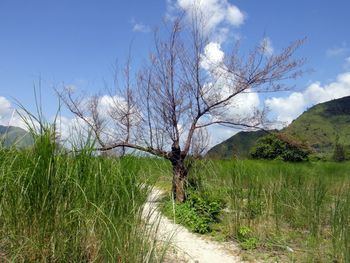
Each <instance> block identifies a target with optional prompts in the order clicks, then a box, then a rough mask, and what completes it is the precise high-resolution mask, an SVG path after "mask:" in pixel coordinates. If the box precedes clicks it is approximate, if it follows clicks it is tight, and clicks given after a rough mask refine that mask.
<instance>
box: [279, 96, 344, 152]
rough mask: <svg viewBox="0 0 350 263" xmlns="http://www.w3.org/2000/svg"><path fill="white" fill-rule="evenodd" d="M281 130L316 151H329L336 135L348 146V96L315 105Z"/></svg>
mask: <svg viewBox="0 0 350 263" xmlns="http://www.w3.org/2000/svg"><path fill="white" fill-rule="evenodd" d="M282 132H283V133H285V134H287V135H290V136H292V137H294V138H296V139H298V140H299V141H302V142H305V143H307V144H308V145H310V146H311V147H312V148H313V149H314V150H315V151H316V152H317V153H329V152H331V151H332V150H333V148H334V144H335V142H336V139H337V137H338V138H339V143H340V144H343V145H344V146H345V147H346V148H349V147H350V96H348V97H344V98H341V99H336V100H331V101H328V102H324V103H320V104H317V105H315V106H314V107H312V108H310V109H309V110H307V111H306V112H304V113H303V114H302V115H300V116H299V117H298V118H297V119H296V120H294V121H293V122H292V123H291V124H290V125H289V126H288V127H286V128H285V129H283V130H282Z"/></svg>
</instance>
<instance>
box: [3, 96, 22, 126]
mask: <svg viewBox="0 0 350 263" xmlns="http://www.w3.org/2000/svg"><path fill="white" fill-rule="evenodd" d="M0 125H4V126H16V127H21V128H23V129H27V126H26V124H25V122H24V121H23V120H22V118H21V116H20V115H19V114H18V112H17V111H16V109H15V108H13V107H12V105H11V102H10V101H9V100H8V99H7V98H5V97H2V96H0Z"/></svg>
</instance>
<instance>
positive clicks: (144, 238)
mask: <svg viewBox="0 0 350 263" xmlns="http://www.w3.org/2000/svg"><path fill="white" fill-rule="evenodd" d="M52 137H53V134H52V133H51V132H50V131H49V130H48V131H46V132H45V133H44V134H43V135H42V136H37V137H36V142H35V146H34V148H33V149H29V150H22V151H17V150H15V149H13V150H8V149H7V150H6V149H0V261H1V262H7V261H9V262H132V263H133V262H161V261H162V255H163V252H164V248H163V247H162V246H161V245H160V244H157V243H156V241H155V240H154V238H153V236H152V231H153V230H152V227H153V228H154V227H157V226H149V225H147V224H146V223H147V222H145V221H144V220H143V219H142V218H141V212H142V205H143V204H144V202H145V200H146V197H147V195H148V193H149V189H148V188H147V187H145V185H150V183H149V182H148V181H147V180H148V179H147V177H146V174H145V171H144V169H142V166H141V164H142V162H139V161H138V159H137V158H131V157H129V158H122V159H103V158H100V157H96V156H94V155H93V154H92V152H91V151H90V150H89V148H88V147H86V148H85V149H84V150H83V151H81V152H79V154H76V155H75V156H72V155H68V154H64V153H60V152H59V150H58V149H56V145H55V144H54V143H52ZM147 162H148V163H150V162H149V161H147ZM146 221H147V220H146Z"/></svg>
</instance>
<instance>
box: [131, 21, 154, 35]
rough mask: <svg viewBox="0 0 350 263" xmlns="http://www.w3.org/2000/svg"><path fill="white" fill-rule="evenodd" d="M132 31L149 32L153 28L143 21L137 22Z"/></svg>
mask: <svg viewBox="0 0 350 263" xmlns="http://www.w3.org/2000/svg"><path fill="white" fill-rule="evenodd" d="M132 31H134V32H141V33H148V32H150V31H151V28H150V27H149V26H147V25H145V24H142V23H135V24H134V26H133V28H132Z"/></svg>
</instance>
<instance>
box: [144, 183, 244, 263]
mask: <svg viewBox="0 0 350 263" xmlns="http://www.w3.org/2000/svg"><path fill="white" fill-rule="evenodd" d="M162 194H163V192H162V191H160V190H157V189H153V191H152V192H151V194H150V195H149V197H148V201H147V203H146V204H145V207H144V211H143V212H144V215H145V216H146V215H150V213H151V216H150V223H151V224H153V223H154V224H157V223H158V222H159V226H158V232H157V234H156V236H157V239H158V240H162V241H169V239H170V244H171V248H170V254H171V255H170V257H171V259H169V260H168V261H167V262H174V263H175V262H197V263H207V262H208V263H215V262H218V263H226V262H228V263H229V262H243V261H241V260H240V258H239V256H238V252H239V249H238V248H237V247H236V246H235V245H234V244H232V243H224V244H221V243H218V242H214V241H209V240H205V239H204V238H201V237H200V236H199V235H195V234H193V233H190V232H189V231H188V230H187V229H186V228H184V227H183V226H180V225H178V224H174V223H173V222H171V220H169V219H168V218H166V217H164V216H162V215H160V212H159V210H158V207H157V205H158V200H159V198H160V197H161V195H162ZM158 220H159V221H158Z"/></svg>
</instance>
